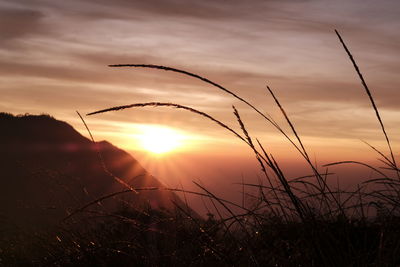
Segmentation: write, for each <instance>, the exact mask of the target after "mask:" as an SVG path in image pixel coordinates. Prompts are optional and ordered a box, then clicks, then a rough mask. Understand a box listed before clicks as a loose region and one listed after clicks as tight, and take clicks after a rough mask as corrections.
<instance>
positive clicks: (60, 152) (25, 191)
mask: <svg viewBox="0 0 400 267" xmlns="http://www.w3.org/2000/svg"><path fill="white" fill-rule="evenodd" d="M0 129H1V130H0V147H1V152H2V153H0V170H1V175H0V216H1V217H2V218H5V220H6V221H8V222H9V223H10V224H13V225H17V226H18V227H22V228H25V227H29V228H32V227H33V228H37V229H43V228H47V227H48V226H49V225H56V224H58V223H59V222H60V221H61V220H62V219H63V218H65V217H66V216H68V215H69V214H70V213H71V212H73V211H74V210H77V209H78V208H80V207H82V206H84V205H85V204H87V203H89V202H91V201H93V200H96V199H97V198H100V197H102V196H104V195H107V194H111V193H114V192H118V191H121V190H124V189H126V188H125V187H124V186H123V185H121V184H120V183H117V182H116V181H115V179H113V177H111V176H110V175H108V174H107V173H106V172H105V171H104V169H103V166H102V165H101V163H100V161H99V158H98V154H97V150H96V146H97V147H98V149H99V150H100V151H101V154H102V157H103V159H104V163H105V165H106V166H107V168H108V169H109V171H111V172H112V173H113V174H114V175H115V176H118V177H119V178H121V179H122V180H123V181H125V182H126V183H128V184H129V185H131V186H132V187H158V188H163V185H162V184H161V183H160V182H159V181H158V180H157V179H156V178H154V177H153V176H151V175H150V174H149V173H148V172H147V171H146V170H145V169H144V168H143V167H142V166H141V165H140V164H139V163H138V162H137V160H135V159H134V158H133V157H132V156H131V155H130V154H128V153H127V152H125V151H123V150H121V149H119V148H117V147H115V146H113V145H112V144H110V143H109V142H107V141H101V142H97V144H94V143H93V142H92V141H91V140H89V139H88V138H86V137H84V136H83V135H81V134H80V133H78V132H77V131H76V130H75V129H74V128H73V127H72V126H70V125H69V124H68V123H66V122H63V121H59V120H56V119H55V118H53V117H51V116H49V115H29V114H28V115H17V116H14V115H12V114H8V113H0ZM171 200H173V201H175V202H177V203H182V202H181V201H180V199H179V198H177V196H176V195H175V194H174V193H173V192H170V191H166V190H152V191H141V192H140V193H139V194H133V193H132V194H124V195H121V196H120V197H115V198H112V199H108V200H106V201H104V202H102V203H101V208H102V209H105V210H107V211H109V212H111V211H113V210H117V209H118V207H119V206H120V205H121V203H122V202H123V203H124V205H125V206H126V205H131V206H132V207H134V208H135V209H137V208H140V207H143V206H145V205H150V206H151V207H152V208H156V209H158V208H165V209H174V204H173V203H172V201H171ZM98 207H99V205H96V206H95V207H91V209H93V208H98Z"/></svg>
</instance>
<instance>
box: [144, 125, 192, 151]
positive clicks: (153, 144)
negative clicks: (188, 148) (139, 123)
mask: <svg viewBox="0 0 400 267" xmlns="http://www.w3.org/2000/svg"><path fill="white" fill-rule="evenodd" d="M137 138H138V141H139V143H140V145H141V146H142V148H143V149H144V150H146V151H148V152H151V153H153V154H164V153H168V152H171V151H174V150H177V149H178V148H180V147H181V146H182V145H183V139H184V138H183V135H182V134H180V133H179V132H178V131H176V130H174V129H171V128H167V127H162V126H146V127H143V128H142V129H141V132H140V133H139V134H138V135H137Z"/></svg>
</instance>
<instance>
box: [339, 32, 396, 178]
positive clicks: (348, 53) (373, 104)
mask: <svg viewBox="0 0 400 267" xmlns="http://www.w3.org/2000/svg"><path fill="white" fill-rule="evenodd" d="M335 33H336V35H337V37H338V38H339V41H340V43H341V44H342V45H343V48H344V50H345V51H346V53H347V55H348V56H349V58H350V61H351V63H353V67H354V69H355V70H356V72H357V74H358V77H359V78H360V80H361V84H362V85H363V87H364V89H365V92H366V93H367V95H368V97H369V100H370V101H371V105H372V107H373V109H374V110H375V115H376V117H377V119H378V121H379V124H380V126H381V129H382V132H383V134H384V135H385V139H386V143H387V145H388V148H389V151H390V156H391V158H392V163H393V165H394V166H395V167H396V170H397V176H398V178H399V179H400V174H399V171H398V168H397V164H396V160H395V158H394V155H393V150H392V146H391V144H390V140H389V137H388V135H387V133H386V130H385V126H384V124H383V122H382V119H381V116H380V114H379V111H378V107H377V106H376V104H375V100H374V98H373V97H372V94H371V91H370V90H369V88H368V85H367V83H366V82H365V80H364V77H363V75H362V73H361V71H360V68H359V67H358V65H357V63H356V61H355V60H354V57H353V55H352V54H351V52H350V50H349V49H348V48H347V46H346V44H345V42H344V41H343V39H342V36H341V35H340V34H339V32H338V31H337V30H335Z"/></svg>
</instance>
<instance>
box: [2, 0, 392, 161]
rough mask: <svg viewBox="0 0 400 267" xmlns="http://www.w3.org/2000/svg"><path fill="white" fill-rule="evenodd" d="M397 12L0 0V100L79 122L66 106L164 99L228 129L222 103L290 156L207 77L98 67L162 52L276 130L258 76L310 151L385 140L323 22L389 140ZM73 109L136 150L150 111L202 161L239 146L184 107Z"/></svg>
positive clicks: (325, 5)
mask: <svg viewBox="0 0 400 267" xmlns="http://www.w3.org/2000/svg"><path fill="white" fill-rule="evenodd" d="M399 14H400V2H399V1H397V0H385V1H380V0H379V1H378V0H352V1H347V0H338V1H327V0H321V1H317V0H301V1H300V0H285V1H275V0H267V1H264V0H263V1H261V0H255V1H251V2H249V1H239V0H233V1H211V0H205V1H187V0H165V1H164V0H163V1H162V0H149V1H139V0H137V1H135V0H133V1H125V0H116V1H105V0H93V1H88V0H83V1H82V0H69V1H50V0H38V1H31V0H0V93H1V97H0V111H4V112H11V113H34V114H37V113H49V114H51V115H53V116H54V117H56V118H57V119H60V120H64V121H67V122H68V123H70V124H72V125H73V126H74V127H76V128H77V129H79V130H80V131H81V132H82V133H83V134H85V131H84V127H83V125H82V123H81V122H80V120H79V118H78V117H77V116H76V113H75V110H79V111H80V112H81V113H82V114H85V113H89V112H92V111H95V110H98V109H102V108H108V107H111V106H117V105H125V104H131V103H138V102H150V101H159V102H174V103H179V104H182V105H187V106H190V107H193V108H196V109H198V110H201V111H204V112H207V113H209V114H210V115H212V116H214V117H215V118H217V119H219V120H221V121H223V122H224V123H226V124H227V125H228V126H230V127H232V128H234V129H236V130H239V131H240V128H239V125H238V124H237V122H236V118H235V117H234V115H233V114H232V105H235V106H236V107H237V108H238V110H239V112H240V114H241V116H242V119H243V121H245V123H246V126H247V127H248V130H249V132H251V133H252V135H253V136H255V137H258V138H259V139H260V141H262V142H263V143H264V144H265V146H266V147H267V148H268V149H269V150H270V151H271V152H272V153H277V154H278V155H280V156H281V157H282V158H284V159H288V158H290V159H291V158H295V157H296V153H295V152H293V149H292V148H291V147H290V145H288V144H287V143H286V142H285V140H284V138H282V136H281V135H279V133H278V132H277V131H276V129H274V128H273V127H271V125H270V124H268V123H266V122H265V121H263V120H262V119H261V118H260V116H257V115H256V114H255V113H254V112H252V111H251V110H250V109H249V108H247V107H246V106H244V105H243V104H242V103H239V102H238V101H237V100H235V99H234V98H232V97H231V96H229V95H228V94H226V93H224V92H222V91H220V90H217V89H216V88H213V87H212V86H209V85H206V84H204V83H202V82H200V81H198V80H195V79H193V78H189V77H185V76H183V75H180V74H174V73H168V72H164V71H159V70H146V69H115V68H109V67H107V65H108V64H118V63H147V64H159V65H168V66H172V67H176V68H182V69H185V70H188V71H191V72H194V73H198V74H200V75H202V76H205V77H208V78H209V79H211V80H213V81H215V82H217V83H219V84H222V85H224V86H225V87H227V88H229V89H231V90H232V91H233V92H234V93H236V94H238V95H240V96H242V97H243V98H246V99H248V100H249V101H250V102H251V103H253V104H254V105H255V106H257V107H258V108H259V109H260V110H262V111H263V112H265V113H268V114H270V115H271V116H272V117H273V118H274V119H275V120H276V121H277V122H278V123H279V124H280V125H282V127H283V128H284V130H289V127H287V125H286V122H285V120H284V118H283V117H282V115H281V114H280V111H279V109H278V108H277V107H276V105H275V103H274V101H273V99H272V98H271V97H270V96H269V95H268V93H267V91H266V89H265V86H266V85H269V86H271V87H272V89H273V90H274V91H275V94H276V95H277V96H278V98H279V99H280V100H281V103H282V104H283V105H284V107H285V109H286V111H287V113H288V115H289V116H290V117H291V119H292V121H293V122H294V124H295V126H296V128H297V130H298V133H299V134H300V135H301V136H302V138H303V141H304V143H305V145H306V146H307V147H308V148H309V150H310V154H314V155H316V156H315V157H316V158H317V159H319V160H321V161H329V159H342V156H346V157H351V159H354V160H361V159H363V158H375V157H376V155H375V154H374V153H373V152H371V150H370V149H369V148H368V147H367V146H365V145H364V144H363V143H361V142H360V139H363V140H366V141H369V142H371V143H372V144H373V145H375V146H377V147H378V148H380V149H383V150H385V149H386V146H385V144H384V142H383V141H384V139H383V136H382V134H381V132H380V129H379V125H378V123H377V121H376V118H375V117H374V116H375V115H374V112H373V110H372V109H371V107H370V103H369V101H368V98H367V96H366V95H365V92H364V91H363V89H362V87H361V85H360V82H359V80H358V78H357V76H356V74H355V72H354V70H353V67H352V65H351V63H350V62H349V60H348V58H347V56H346V54H345V53H344V51H343V49H342V47H341V45H340V43H339V42H338V40H337V37H336V36H335V34H334V32H333V30H334V29H335V28H336V29H338V30H339V31H340V32H341V33H342V35H343V37H344V39H345V41H346V42H347V44H348V45H349V48H350V49H351V50H352V52H353V54H354V55H355V58H356V60H357V62H358V63H359V65H360V67H361V70H362V72H363V74H364V76H365V78H366V80H367V82H368V84H369V86H370V88H371V90H372V92H373V95H374V97H375V99H376V102H377V105H378V107H379V108H380V110H381V115H382V117H383V120H384V123H385V125H386V128H387V131H388V133H389V135H390V136H391V138H392V140H393V144H394V148H395V151H399V144H400V133H399V131H398V125H399V124H400V116H399V115H400V105H399V99H400V91H399V85H400V75H398V73H399V70H400V53H399V52H400V47H399V44H400V34H399V29H400V16H399ZM86 120H87V123H88V125H89V127H90V128H91V130H92V132H93V134H94V136H95V138H96V139H97V140H100V139H107V140H109V141H111V142H112V143H114V144H116V145H118V146H120V147H122V148H125V149H128V150H129V151H139V150H144V148H143V146H144V145H143V143H146V141H144V139H146V138H144V137H143V134H142V137H140V131H141V130H142V129H143V127H146V125H147V126H148V125H153V126H157V127H169V128H170V129H173V130H174V131H177V132H180V133H183V136H184V137H185V142H184V145H181V146H180V147H179V149H176V151H177V152H179V151H180V152H182V151H184V152H185V153H193V154H201V155H207V157H208V158H207V162H209V163H210V162H213V160H212V158H213V156H215V155H217V154H218V155H223V154H229V155H233V154H235V155H236V154H237V155H238V156H242V157H252V154H251V151H250V150H249V149H247V148H246V147H244V146H243V145H241V144H240V141H239V140H238V139H235V137H234V136H233V135H232V134H231V133H229V132H226V131H224V130H223V129H221V128H220V127H218V126H217V125H216V124H215V123H213V122H211V121H209V120H207V119H205V118H203V117H201V116H198V115H195V114H191V113H190V112H187V111H182V110H176V109H172V108H143V109H134V110H124V111H118V112H114V113H107V114H99V115H95V116H92V117H86ZM146 135H150V134H146ZM150 139H153V140H158V139H159V138H158V137H154V136H150ZM396 155H398V153H396ZM346 159H348V158H346ZM343 160H344V159H343ZM207 164H208V163H207ZM210 164H211V163H210ZM220 164H226V165H227V166H228V165H229V163H228V162H222V163H220Z"/></svg>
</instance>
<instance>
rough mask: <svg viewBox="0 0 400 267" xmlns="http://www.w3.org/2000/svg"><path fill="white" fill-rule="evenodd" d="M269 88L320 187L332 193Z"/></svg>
mask: <svg viewBox="0 0 400 267" xmlns="http://www.w3.org/2000/svg"><path fill="white" fill-rule="evenodd" d="M267 89H268V91H269V93H270V94H271V96H272V97H273V99H274V100H275V103H276V104H277V105H278V107H279V109H280V110H281V112H282V114H283V116H284V117H285V119H286V121H287V123H288V124H289V126H290V128H291V129H292V132H293V134H294V135H295V137H296V139H297V141H298V142H299V144H300V146H301V148H302V149H303V153H301V154H302V156H303V157H304V159H305V160H306V161H307V163H308V164H309V165H310V167H311V169H312V170H313V172H314V173H315V175H316V178H317V182H318V184H319V185H320V187H322V186H323V187H324V188H326V189H328V193H330V191H331V190H330V187H329V186H328V184H327V183H326V181H325V180H324V179H323V177H322V176H321V175H320V174H319V172H318V170H317V168H316V167H315V166H314V164H313V163H312V162H311V160H310V157H309V156H308V154H307V151H306V149H305V147H304V145H303V142H302V141H301V138H300V136H299V135H298V133H297V131H296V129H295V127H294V125H293V123H292V122H291V120H290V119H289V116H288V115H287V114H286V112H285V110H284V109H283V107H282V105H281V103H280V102H279V100H278V98H277V97H276V96H275V94H274V92H273V91H272V89H271V88H270V87H269V86H267ZM321 182H322V185H321V184H320V183H321ZM322 190H324V189H322ZM330 195H331V197H332V198H333V200H334V201H335V202H336V204H337V205H338V207H340V203H339V201H338V200H337V199H336V198H335V196H334V195H333V194H331V193H330Z"/></svg>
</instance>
